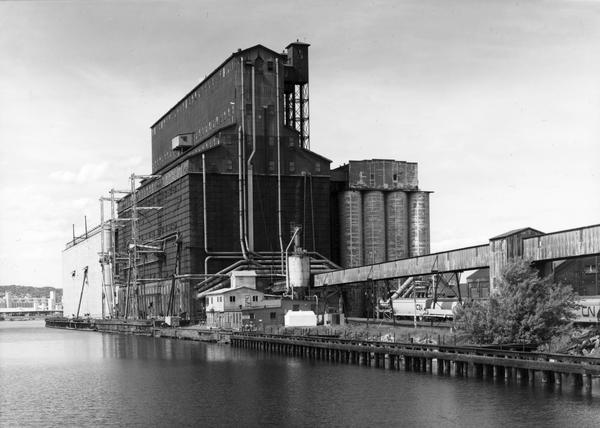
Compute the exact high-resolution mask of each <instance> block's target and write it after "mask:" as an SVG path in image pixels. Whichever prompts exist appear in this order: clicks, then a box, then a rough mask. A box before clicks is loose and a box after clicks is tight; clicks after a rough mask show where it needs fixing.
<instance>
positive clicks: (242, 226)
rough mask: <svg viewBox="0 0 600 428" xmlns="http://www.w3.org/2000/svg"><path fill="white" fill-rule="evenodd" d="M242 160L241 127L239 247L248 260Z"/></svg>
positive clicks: (239, 132) (240, 129) (239, 140)
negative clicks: (245, 237)
mask: <svg viewBox="0 0 600 428" xmlns="http://www.w3.org/2000/svg"><path fill="white" fill-rule="evenodd" d="M242 165H243V162H242V128H241V127H239V128H238V204H239V216H240V249H241V250H242V254H243V255H244V259H246V260H248V254H246V247H245V242H244V223H245V221H244V193H243V192H244V191H243V184H242V182H243V177H244V174H243V172H242V168H243V166H242Z"/></svg>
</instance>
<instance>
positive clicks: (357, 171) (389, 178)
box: [342, 159, 418, 190]
mask: <svg viewBox="0 0 600 428" xmlns="http://www.w3.org/2000/svg"><path fill="white" fill-rule="evenodd" d="M342 168H344V169H345V168H347V169H348V187H349V188H351V189H364V190H366V189H371V190H416V189H417V187H418V179H417V164H416V163H412V162H404V161H395V160H389V159H370V160H362V161H350V162H349V164H348V166H347V167H342Z"/></svg>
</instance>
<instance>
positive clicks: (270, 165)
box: [269, 161, 275, 171]
mask: <svg viewBox="0 0 600 428" xmlns="http://www.w3.org/2000/svg"><path fill="white" fill-rule="evenodd" d="M269 171H275V161H269Z"/></svg>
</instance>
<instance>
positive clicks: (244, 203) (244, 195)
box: [240, 57, 250, 251]
mask: <svg viewBox="0 0 600 428" xmlns="http://www.w3.org/2000/svg"><path fill="white" fill-rule="evenodd" d="M244 65H245V62H244V57H241V58H240V75H241V83H242V91H241V92H242V93H241V98H242V120H241V122H242V168H241V174H242V206H243V208H242V211H243V216H244V218H243V220H244V228H243V229H244V247H245V249H246V251H248V250H249V248H250V247H249V246H248V207H247V203H248V197H247V190H246V186H247V184H248V183H247V182H246V163H245V160H246V88H245V86H244Z"/></svg>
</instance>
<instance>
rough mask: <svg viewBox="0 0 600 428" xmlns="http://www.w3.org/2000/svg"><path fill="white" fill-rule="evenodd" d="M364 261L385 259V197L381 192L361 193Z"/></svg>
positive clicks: (382, 260)
mask: <svg viewBox="0 0 600 428" xmlns="http://www.w3.org/2000/svg"><path fill="white" fill-rule="evenodd" d="M363 241H364V263H365V264H373V263H381V262H384V261H385V197H384V194H383V192H381V191H378V190H371V191H368V192H364V193H363Z"/></svg>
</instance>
